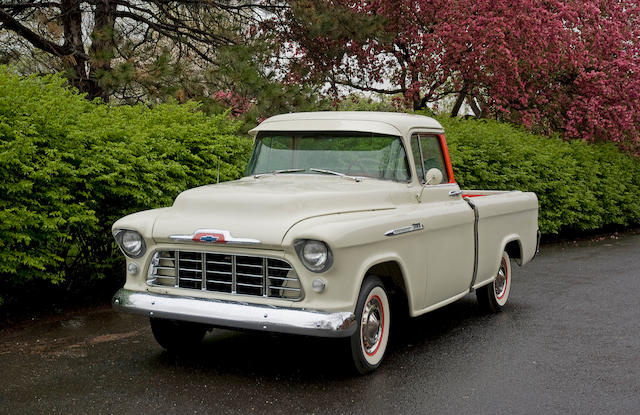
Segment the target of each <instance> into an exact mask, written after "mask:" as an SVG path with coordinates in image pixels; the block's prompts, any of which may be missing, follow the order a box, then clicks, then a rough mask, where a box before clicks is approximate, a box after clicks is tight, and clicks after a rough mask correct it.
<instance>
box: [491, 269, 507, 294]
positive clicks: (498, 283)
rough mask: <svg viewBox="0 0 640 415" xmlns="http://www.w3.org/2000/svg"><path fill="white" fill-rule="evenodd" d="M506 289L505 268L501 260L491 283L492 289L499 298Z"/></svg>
mask: <svg viewBox="0 0 640 415" xmlns="http://www.w3.org/2000/svg"><path fill="white" fill-rule="evenodd" d="M506 289H507V270H506V267H505V266H504V262H503V263H502V265H500V269H499V270H498V275H497V276H496V280H495V282H494V283H493V290H494V293H495V295H496V298H501V297H502V296H503V295H504V292H505V290H506Z"/></svg>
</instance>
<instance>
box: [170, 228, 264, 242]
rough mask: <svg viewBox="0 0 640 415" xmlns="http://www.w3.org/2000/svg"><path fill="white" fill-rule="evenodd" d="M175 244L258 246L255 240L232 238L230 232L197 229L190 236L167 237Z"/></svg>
mask: <svg viewBox="0 0 640 415" xmlns="http://www.w3.org/2000/svg"><path fill="white" fill-rule="evenodd" d="M169 239H172V240H174V241H177V242H203V243H209V244H259V243H260V241H259V240H257V239H250V238H234V237H233V236H231V232H229V231H223V230H218V229H198V230H197V231H195V232H194V233H192V234H191V235H169Z"/></svg>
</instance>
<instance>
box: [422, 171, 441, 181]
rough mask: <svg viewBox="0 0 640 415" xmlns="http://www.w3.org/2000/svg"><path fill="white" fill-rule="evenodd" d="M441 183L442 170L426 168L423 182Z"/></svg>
mask: <svg viewBox="0 0 640 415" xmlns="http://www.w3.org/2000/svg"><path fill="white" fill-rule="evenodd" d="M440 183H442V172H441V171H440V170H438V169H436V168H433V169H429V170H427V176H426V182H425V184H428V185H434V184H440Z"/></svg>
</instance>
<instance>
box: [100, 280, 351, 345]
mask: <svg viewBox="0 0 640 415" xmlns="http://www.w3.org/2000/svg"><path fill="white" fill-rule="evenodd" d="M112 304H113V306H114V308H116V309H119V310H122V311H126V312H130V313H136V314H144V315H148V316H150V317H158V318H166V319H172V320H182V321H192V322H196V323H204V324H210V325H212V326H222V327H230V328H240V329H251V330H260V331H271V332H278V333H291V334H302V335H307V336H319V337H349V336H351V335H352V334H353V333H354V332H355V330H356V321H355V316H354V314H353V313H348V312H342V313H325V312H321V311H310V310H304V309H299V308H287V307H274V306H267V305H259V304H248V303H241V302H235V301H233V302H232V301H223V300H214V299H205V298H194V297H183V296H175V295H166V294H155V293H149V292H140V291H131V290H126V289H124V288H122V289H120V290H118V292H117V293H116V294H115V295H114V296H113V300H112Z"/></svg>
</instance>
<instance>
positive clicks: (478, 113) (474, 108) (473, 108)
mask: <svg viewBox="0 0 640 415" xmlns="http://www.w3.org/2000/svg"><path fill="white" fill-rule="evenodd" d="M467 103H468V104H469V106H470V107H471V111H473V115H475V116H476V118H482V110H481V109H480V107H478V105H477V104H476V100H475V98H474V97H467Z"/></svg>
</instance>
